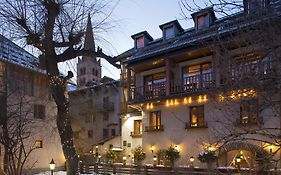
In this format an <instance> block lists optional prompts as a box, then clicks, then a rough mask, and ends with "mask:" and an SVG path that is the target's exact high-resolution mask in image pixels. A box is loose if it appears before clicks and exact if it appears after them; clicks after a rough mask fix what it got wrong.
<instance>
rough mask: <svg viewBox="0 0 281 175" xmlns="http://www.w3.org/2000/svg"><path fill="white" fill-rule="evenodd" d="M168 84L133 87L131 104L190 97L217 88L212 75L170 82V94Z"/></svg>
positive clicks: (130, 98) (130, 97) (207, 74)
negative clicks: (176, 96) (178, 96)
mask: <svg viewBox="0 0 281 175" xmlns="http://www.w3.org/2000/svg"><path fill="white" fill-rule="evenodd" d="M167 83H168V82H167V81H166V82H161V83H157V84H152V85H147V86H141V87H136V88H135V87H132V88H131V94H130V96H129V102H144V101H147V100H158V99H163V98H169V97H171V96H174V95H189V94H191V93H194V92H206V91H209V90H211V89H214V88H215V80H214V78H213V74H212V73H206V74H201V75H195V76H190V77H186V78H184V79H183V80H182V81H181V82H176V81H170V82H169V85H170V86H169V87H170V88H169V91H168V94H167V87H168V86H167Z"/></svg>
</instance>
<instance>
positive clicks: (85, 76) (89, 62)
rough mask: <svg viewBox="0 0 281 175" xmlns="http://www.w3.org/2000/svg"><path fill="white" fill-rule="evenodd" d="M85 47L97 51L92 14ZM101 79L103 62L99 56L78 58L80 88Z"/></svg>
mask: <svg viewBox="0 0 281 175" xmlns="http://www.w3.org/2000/svg"><path fill="white" fill-rule="evenodd" d="M84 49H85V50H91V51H95V50H96V49H95V40H94V33H93V27H92V21H91V17H90V14H89V15H88V20H87V26H86V32H85V41H84ZM100 80H101V62H100V59H99V60H98V61H97V57H96V56H95V55H93V56H82V59H78V64H77V85H78V88H80V87H84V86H86V85H87V84H91V82H93V81H95V82H100Z"/></svg>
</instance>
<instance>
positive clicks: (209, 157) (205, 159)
mask: <svg viewBox="0 0 281 175" xmlns="http://www.w3.org/2000/svg"><path fill="white" fill-rule="evenodd" d="M198 159H199V161H200V162H202V163H206V164H207V167H208V169H211V168H212V163H213V162H214V161H215V160H216V159H217V156H216V153H215V151H203V152H201V153H199V154H198Z"/></svg>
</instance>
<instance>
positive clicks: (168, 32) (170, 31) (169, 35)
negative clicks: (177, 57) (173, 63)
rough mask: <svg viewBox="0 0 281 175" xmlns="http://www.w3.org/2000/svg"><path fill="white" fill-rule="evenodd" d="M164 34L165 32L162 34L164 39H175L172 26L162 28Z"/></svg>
mask: <svg viewBox="0 0 281 175" xmlns="http://www.w3.org/2000/svg"><path fill="white" fill-rule="evenodd" d="M164 32H165V34H164V36H165V39H170V38H174V37H175V30H174V27H173V26H171V27H166V28H164Z"/></svg>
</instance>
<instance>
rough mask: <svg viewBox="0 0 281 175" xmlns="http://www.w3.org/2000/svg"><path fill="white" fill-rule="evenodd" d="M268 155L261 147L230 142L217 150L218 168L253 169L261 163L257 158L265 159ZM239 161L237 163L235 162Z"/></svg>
mask: <svg viewBox="0 0 281 175" xmlns="http://www.w3.org/2000/svg"><path fill="white" fill-rule="evenodd" d="M267 155H268V153H267V152H266V151H265V150H264V149H263V148H261V147H259V146H257V145H254V144H251V143H247V142H231V143H228V144H225V145H224V146H222V147H221V148H220V149H219V150H218V162H217V164H218V166H223V167H237V166H239V167H241V168H249V169H253V168H255V167H256V166H257V165H258V164H257V163H261V162H257V158H258V157H267ZM238 159H239V162H237V160H238Z"/></svg>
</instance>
